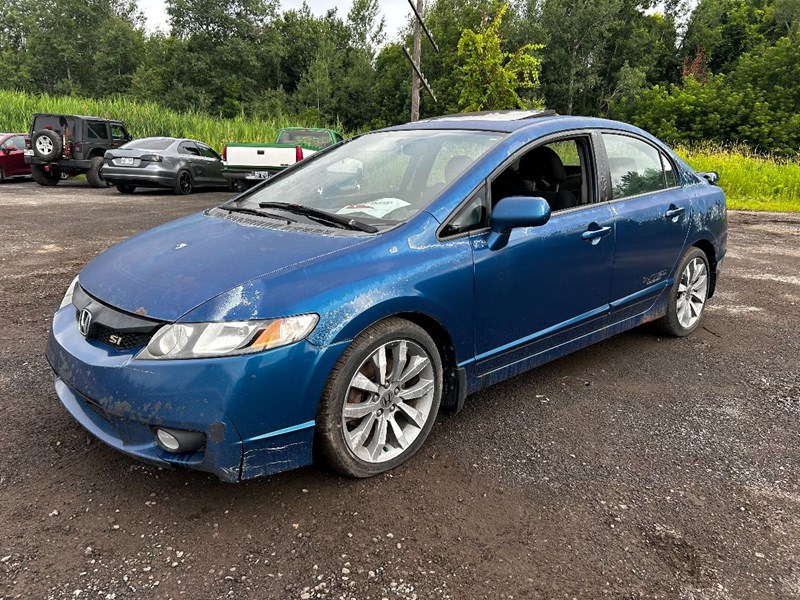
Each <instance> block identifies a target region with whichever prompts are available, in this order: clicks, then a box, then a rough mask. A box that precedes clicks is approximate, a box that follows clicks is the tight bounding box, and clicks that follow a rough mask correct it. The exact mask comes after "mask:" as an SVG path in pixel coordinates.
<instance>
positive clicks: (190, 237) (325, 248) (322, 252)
mask: <svg viewBox="0 0 800 600" xmlns="http://www.w3.org/2000/svg"><path fill="white" fill-rule="evenodd" d="M365 241H366V239H365V238H360V237H352V236H346V235H336V236H333V235H320V234H317V233H309V232H302V231H292V230H285V229H272V228H268V227H264V226H261V225H259V224H257V223H253V224H250V223H247V222H245V220H243V219H239V220H237V221H233V220H230V219H226V218H222V217H214V216H210V215H208V214H206V213H201V214H197V215H192V216H189V217H186V218H184V219H180V220H178V221H174V222H172V223H167V224H166V225H161V226H160V227H156V228H155V229H151V230H149V231H146V232H144V233H142V234H139V235H137V236H135V237H133V238H131V239H129V240H127V241H124V242H122V243H121V244H118V245H116V246H113V247H111V248H109V249H108V250H106V251H105V252H103V253H102V254H100V256H98V257H97V258H96V259H94V260H93V261H92V262H91V263H89V264H88V265H87V266H86V267H85V268H84V269H83V271H81V273H80V279H79V281H80V285H81V287H82V288H83V289H84V290H86V291H87V292H88V293H89V294H91V295H92V296H94V297H96V298H98V299H99V300H101V301H102V302H105V303H107V304H109V305H111V306H114V307H116V308H119V309H121V310H123V311H126V312H130V313H134V314H138V315H141V316H147V317H151V318H153V319H158V320H163V321H175V320H177V319H178V318H179V317H180V316H181V315H183V314H185V313H187V312H189V311H190V310H192V309H193V308H196V307H197V306H199V305H201V304H203V303H205V302H207V301H208V300H211V299H212V298H214V297H216V296H218V295H219V294H222V293H224V292H226V291H228V290H230V289H232V288H234V287H237V286H239V285H241V284H243V283H245V282H247V281H250V280H252V279H256V278H259V277H263V276H265V275H268V274H271V273H276V272H278V271H281V270H286V269H291V268H292V267H293V266H296V265H299V264H306V263H309V262H311V261H315V260H318V259H320V258H322V257H324V256H328V255H331V254H335V253H338V252H341V251H343V250H346V249H347V248H351V247H353V246H356V245H359V244H361V243H364V242H365ZM262 301H263V300H262Z"/></svg>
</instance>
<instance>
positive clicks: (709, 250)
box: [692, 238, 717, 298]
mask: <svg viewBox="0 0 800 600" xmlns="http://www.w3.org/2000/svg"><path fill="white" fill-rule="evenodd" d="M692 246H693V247H695V248H699V249H700V250H702V251H703V254H705V255H706V259H707V260H708V266H709V267H710V268H709V271H710V273H711V286H710V287H709V289H708V297H709V298H711V296H713V295H714V290H715V289H716V287H717V256H716V251H715V249H714V244H713V243H712V242H711V241H710V240H708V239H707V238H700V239H698V240H695V241H694V243H693V244H692Z"/></svg>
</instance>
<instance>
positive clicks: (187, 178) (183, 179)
mask: <svg viewBox="0 0 800 600" xmlns="http://www.w3.org/2000/svg"><path fill="white" fill-rule="evenodd" d="M179 184H180V187H181V191H182V192H183V193H184V194H188V193H189V192H191V191H192V176H191V175H189V173H188V172H187V171H184V172H183V173H181V175H180V181H179Z"/></svg>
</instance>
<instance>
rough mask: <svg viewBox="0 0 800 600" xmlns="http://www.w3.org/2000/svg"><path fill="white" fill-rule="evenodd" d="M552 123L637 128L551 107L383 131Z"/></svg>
mask: <svg viewBox="0 0 800 600" xmlns="http://www.w3.org/2000/svg"><path fill="white" fill-rule="evenodd" d="M555 123H558V125H559V126H560V128H561V129H582V128H607V129H619V130H623V131H629V132H640V130H639V129H638V128H636V127H634V126H633V125H629V124H627V123H622V122H620V121H612V120H609V119H599V118H596V117H581V116H574V115H559V114H557V113H556V112H554V111H551V110H503V111H486V112H473V113H460V114H453V115H444V116H441V117H433V118H430V119H423V120H421V121H414V122H411V123H405V124H403V125H398V126H395V127H388V128H386V129H384V130H382V131H403V130H414V129H417V130H419V129H454V130H457V129H461V130H477V131H497V132H501V133H512V132H515V131H519V130H521V129H526V128H538V127H542V128H544V127H545V126H548V127H547V128H548V129H552V125H554V124H555Z"/></svg>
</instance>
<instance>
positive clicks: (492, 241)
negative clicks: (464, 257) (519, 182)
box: [487, 196, 550, 250]
mask: <svg viewBox="0 0 800 600" xmlns="http://www.w3.org/2000/svg"><path fill="white" fill-rule="evenodd" d="M549 220H550V205H549V204H548V203H547V200H545V199H544V198H537V197H530V196H510V197H508V198H503V199H502V200H500V201H499V202H498V203H497V205H496V206H495V207H494V210H492V216H491V223H490V225H491V229H492V232H491V233H490V234H489V239H488V241H487V243H488V245H489V250H500V249H501V248H503V247H505V245H506V244H508V238H509V237H510V236H511V230H512V229H514V228H516V227H539V226H540V225H544V224H545V223H547V221H549Z"/></svg>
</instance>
